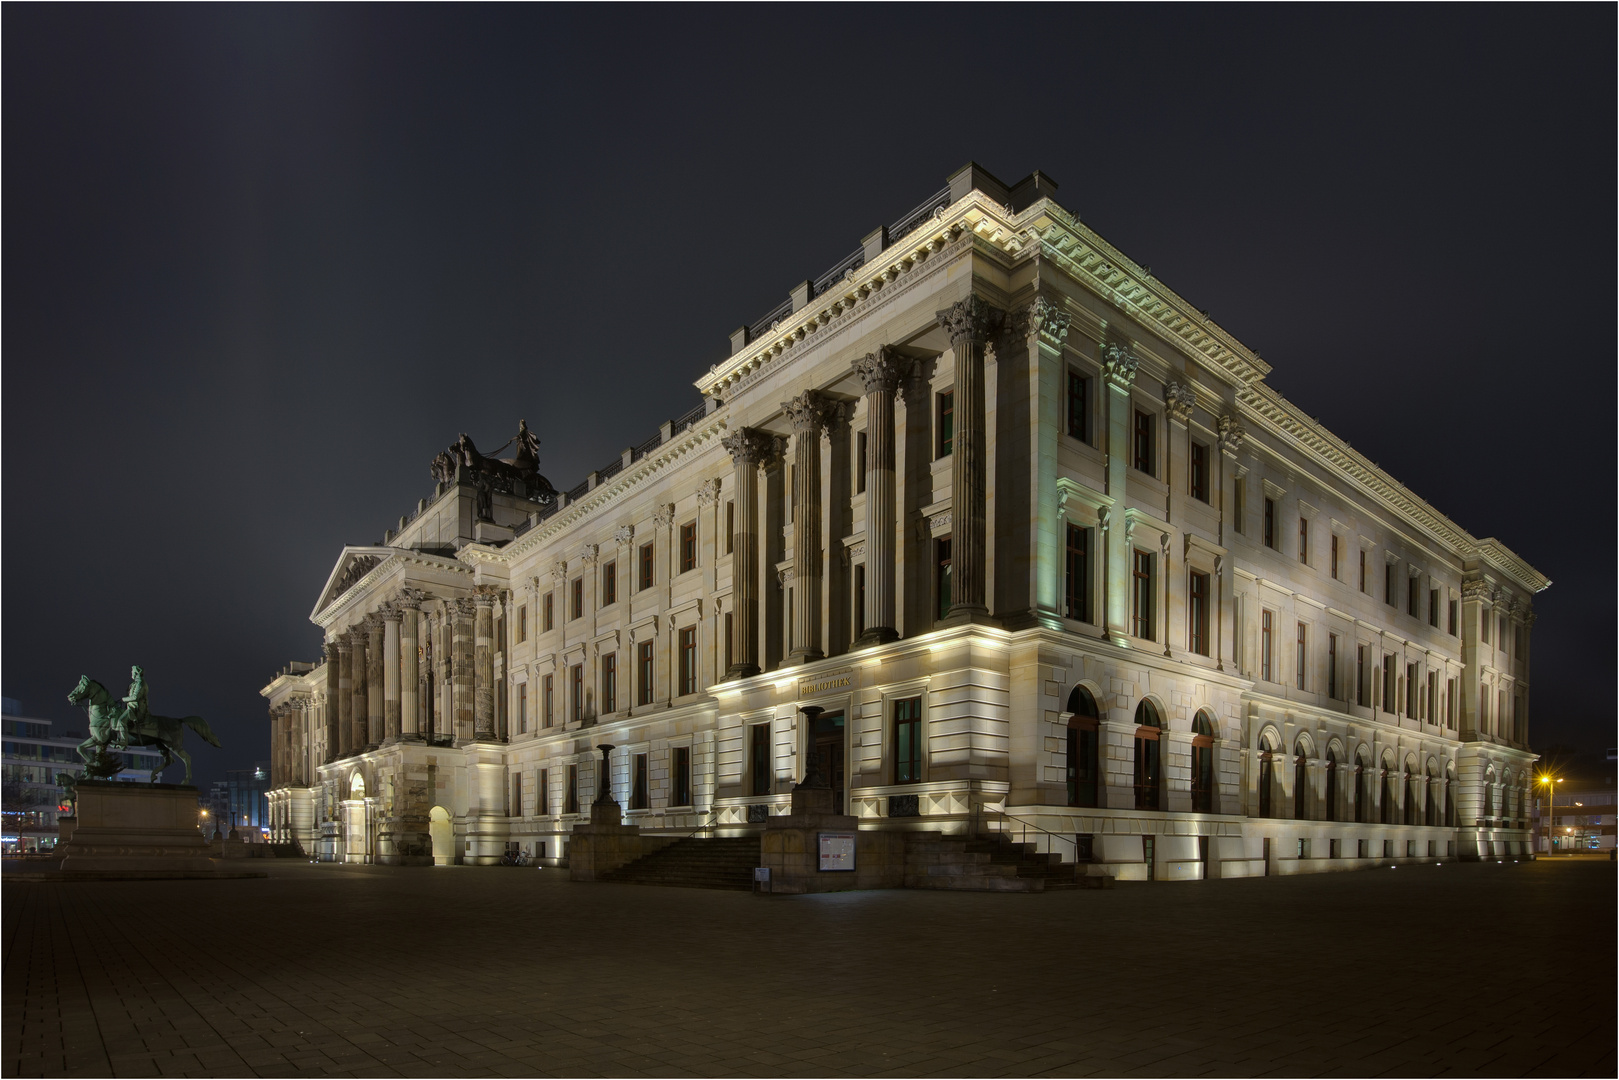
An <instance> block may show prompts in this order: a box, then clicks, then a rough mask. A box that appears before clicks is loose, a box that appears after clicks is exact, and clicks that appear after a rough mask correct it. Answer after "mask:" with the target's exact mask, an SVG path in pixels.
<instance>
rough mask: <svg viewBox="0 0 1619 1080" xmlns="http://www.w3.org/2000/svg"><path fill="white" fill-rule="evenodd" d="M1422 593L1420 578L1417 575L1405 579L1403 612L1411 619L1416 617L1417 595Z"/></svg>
mask: <svg viewBox="0 0 1619 1080" xmlns="http://www.w3.org/2000/svg"><path fill="white" fill-rule="evenodd" d="M1421 595H1422V579H1421V578H1418V577H1411V578H1406V580H1405V613H1406V614H1407V615H1409V616H1411V617H1412V618H1413V619H1415V618H1416V617H1417V611H1418V603H1417V597H1419V596H1421Z"/></svg>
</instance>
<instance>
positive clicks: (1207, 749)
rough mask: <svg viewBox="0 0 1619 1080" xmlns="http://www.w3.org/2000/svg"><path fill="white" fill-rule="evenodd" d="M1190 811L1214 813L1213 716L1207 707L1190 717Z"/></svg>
mask: <svg viewBox="0 0 1619 1080" xmlns="http://www.w3.org/2000/svg"><path fill="white" fill-rule="evenodd" d="M1192 813H1194V814H1212V813H1214V718H1213V717H1212V716H1210V715H1209V710H1207V709H1201V710H1199V711H1198V714H1197V716H1195V717H1193V718H1192Z"/></svg>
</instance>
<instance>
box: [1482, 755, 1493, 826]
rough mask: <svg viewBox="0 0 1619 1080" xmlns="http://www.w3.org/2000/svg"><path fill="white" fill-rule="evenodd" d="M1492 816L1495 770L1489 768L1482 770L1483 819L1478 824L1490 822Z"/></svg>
mask: <svg viewBox="0 0 1619 1080" xmlns="http://www.w3.org/2000/svg"><path fill="white" fill-rule="evenodd" d="M1493 817H1495V770H1494V769H1493V768H1491V769H1486V770H1484V820H1483V821H1481V822H1480V824H1481V825H1488V824H1490V819H1491V818H1493Z"/></svg>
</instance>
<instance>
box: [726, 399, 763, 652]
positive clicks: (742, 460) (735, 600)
mask: <svg viewBox="0 0 1619 1080" xmlns="http://www.w3.org/2000/svg"><path fill="white" fill-rule="evenodd" d="M720 445H721V446H723V447H725V449H726V451H727V452H728V453H730V455H731V465H732V468H733V469H734V470H735V483H734V485H733V486H734V489H735V492H736V495H735V499H736V510H735V518H736V522H735V528H736V533H735V535H734V536H733V537H732V540H731V547H732V550H733V552H734V554H733V555H732V557H731V607H732V609H733V611H734V614H733V616H732V619H731V668H730V670H729V671H727V672H726V677H727V678H732V679H742V678H747V677H748V676H750V675H757V674H759V466H760V464H761V463H763V462H764V461H766V460H768V459H769V458H770V456H771V454H772V453H774V449H775V440H774V439H773V438H772V437H771V436H770V435H767V434H766V433H764V432H762V431H755V430H753V429H752V428H738V429H737V430H736V431H734V432H732V433H731V434H729V435H726V436H725V437H724V438H722V439H721V440H720Z"/></svg>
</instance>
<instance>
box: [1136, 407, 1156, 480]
mask: <svg viewBox="0 0 1619 1080" xmlns="http://www.w3.org/2000/svg"><path fill="white" fill-rule="evenodd" d="M1157 421H1158V414H1157V413H1155V412H1153V411H1151V410H1150V409H1142V408H1139V407H1138V408H1136V409H1135V410H1134V417H1133V419H1132V420H1131V422H1130V467H1131V468H1132V469H1134V470H1135V471H1136V472H1138V473H1141V474H1143V475H1144V476H1150V477H1152V478H1154V479H1157V477H1158V472H1157V465H1158V423H1157Z"/></svg>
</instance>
